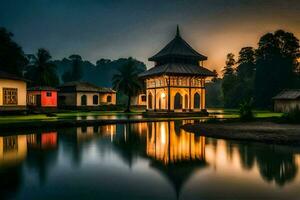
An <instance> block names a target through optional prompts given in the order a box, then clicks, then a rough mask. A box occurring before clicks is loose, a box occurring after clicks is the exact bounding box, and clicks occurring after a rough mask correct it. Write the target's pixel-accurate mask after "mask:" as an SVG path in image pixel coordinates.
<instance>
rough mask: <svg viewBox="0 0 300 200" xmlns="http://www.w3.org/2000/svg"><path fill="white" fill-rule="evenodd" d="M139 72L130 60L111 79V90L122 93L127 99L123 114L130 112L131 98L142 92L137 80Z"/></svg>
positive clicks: (139, 81)
mask: <svg viewBox="0 0 300 200" xmlns="http://www.w3.org/2000/svg"><path fill="white" fill-rule="evenodd" d="M138 74H139V70H138V69H137V67H136V65H135V63H134V61H133V60H132V59H130V60H129V61H128V62H127V63H126V64H124V65H123V66H122V67H120V68H119V69H118V73H117V74H115V75H114V76H113V78H112V81H113V88H114V89H115V90H117V91H120V92H122V93H124V94H125V95H126V96H127V97H128V100H127V108H126V110H125V112H130V102H131V101H130V100H131V97H132V96H134V95H137V94H138V92H139V91H141V90H142V87H143V86H142V85H143V84H142V82H141V80H139V78H138Z"/></svg>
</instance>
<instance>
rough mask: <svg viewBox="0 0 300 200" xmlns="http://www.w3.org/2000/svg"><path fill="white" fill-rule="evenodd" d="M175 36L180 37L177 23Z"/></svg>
mask: <svg viewBox="0 0 300 200" xmlns="http://www.w3.org/2000/svg"><path fill="white" fill-rule="evenodd" d="M176 37H180V31H179V25H178V24H177V29H176Z"/></svg>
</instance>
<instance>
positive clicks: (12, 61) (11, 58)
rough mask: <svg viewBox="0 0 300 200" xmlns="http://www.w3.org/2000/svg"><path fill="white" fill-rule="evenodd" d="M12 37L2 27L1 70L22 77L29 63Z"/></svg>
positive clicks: (0, 39)
mask: <svg viewBox="0 0 300 200" xmlns="http://www.w3.org/2000/svg"><path fill="white" fill-rule="evenodd" d="M12 37H13V34H12V33H10V32H8V31H7V30H6V29H5V28H1V27H0V70H1V71H5V72H7V73H10V74H15V75H18V76H21V75H22V71H23V68H24V67H25V66H26V65H27V62H28V61H27V59H26V57H25V55H24V52H23V50H22V48H21V47H20V46H19V45H18V44H17V43H15V42H14V41H13V40H12Z"/></svg>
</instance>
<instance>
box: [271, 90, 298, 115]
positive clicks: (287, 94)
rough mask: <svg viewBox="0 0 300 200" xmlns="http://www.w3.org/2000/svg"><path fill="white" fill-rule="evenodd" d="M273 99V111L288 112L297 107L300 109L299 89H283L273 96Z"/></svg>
mask: <svg viewBox="0 0 300 200" xmlns="http://www.w3.org/2000/svg"><path fill="white" fill-rule="evenodd" d="M273 101H274V111H275V112H290V111H292V110H294V109H296V108H297V107H298V108H299V109H300V89H294V90H283V91H282V92H280V93H279V94H277V95H276V96H275V97H273Z"/></svg>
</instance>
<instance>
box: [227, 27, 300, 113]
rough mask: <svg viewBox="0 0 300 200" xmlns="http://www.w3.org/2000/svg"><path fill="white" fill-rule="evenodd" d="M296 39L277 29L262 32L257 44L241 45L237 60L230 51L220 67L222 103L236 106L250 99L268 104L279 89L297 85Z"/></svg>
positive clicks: (297, 50)
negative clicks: (270, 31)
mask: <svg viewBox="0 0 300 200" xmlns="http://www.w3.org/2000/svg"><path fill="white" fill-rule="evenodd" d="M299 56H300V51H299V40H298V39H297V38H296V37H295V36H294V35H293V34H292V33H289V32H285V31H283V30H278V31H276V32H275V33H267V34H265V35H264V36H262V37H261V38H260V40H259V43H258V48H257V49H254V48H252V47H244V48H242V49H241V50H240V52H239V56H238V60H237V61H235V56H234V55H233V54H232V53H230V54H228V55H227V59H226V66H225V67H224V69H223V79H222V94H223V98H224V106H225V107H227V108H236V107H238V106H239V105H240V104H242V103H243V102H245V101H249V99H252V98H253V99H254V105H255V106H256V107H257V108H271V106H272V97H273V96H275V95H276V94H277V93H279V92H280V91H281V90H283V89H288V88H299V87H300V84H299V83H300V81H299V79H300V76H299V70H298V66H299V63H298V61H297V59H298V58H299Z"/></svg>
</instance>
